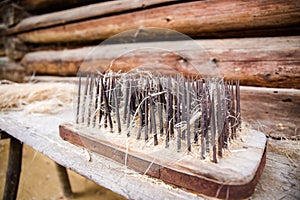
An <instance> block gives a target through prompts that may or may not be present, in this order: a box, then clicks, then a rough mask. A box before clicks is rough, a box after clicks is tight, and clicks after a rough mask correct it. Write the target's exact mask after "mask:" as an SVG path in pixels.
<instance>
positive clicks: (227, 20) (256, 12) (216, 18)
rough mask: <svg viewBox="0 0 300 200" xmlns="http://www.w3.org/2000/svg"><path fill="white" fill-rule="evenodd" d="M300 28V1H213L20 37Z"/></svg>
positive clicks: (75, 38)
mask: <svg viewBox="0 0 300 200" xmlns="http://www.w3.org/2000/svg"><path fill="white" fill-rule="evenodd" d="M299 24H300V6H299V2H298V1H297V0H292V1H285V0H276V1H274V0H259V1H251V2H245V1H242V0H238V1H236V0H222V1H217V0H212V1H195V2H194V1H193V2H188V3H182V4H175V5H170V6H162V7H159V8H152V9H147V10H143V11H137V12H133V13H126V14H120V15H116V16H109V17H103V18H99V19H92V20H87V21H83V22H78V23H72V24H66V25H63V26H58V27H52V28H47V29H41V30H35V31H30V32H26V33H22V34H19V35H18V37H19V38H20V39H21V40H23V41H24V42H28V43H58V42H60V43H61V42H63V43H70V42H86V41H94V40H104V39H106V38H109V37H110V36H113V35H115V34H118V33H120V32H123V31H125V30H129V29H136V28H142V27H160V28H168V29H172V30H176V31H179V32H181V33H184V34H187V35H190V36H194V37H196V36H197V37H212V36H214V37H223V36H224V35H226V34H224V33H226V32H239V35H240V36H243V37H244V36H245V34H246V33H247V30H252V31H254V33H256V35H257V33H259V32H260V30H269V29H273V28H276V29H286V28H296V27H297V26H299ZM295 30H298V29H297V28H296V29H295ZM286 34H289V33H286ZM227 36H228V35H227Z"/></svg>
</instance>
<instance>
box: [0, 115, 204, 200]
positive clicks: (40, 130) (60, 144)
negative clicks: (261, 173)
mask: <svg viewBox="0 0 300 200" xmlns="http://www.w3.org/2000/svg"><path fill="white" fill-rule="evenodd" d="M71 120H72V112H71V111H70V110H69V111H67V112H64V113H60V114H57V115H26V114H24V113H23V112H10V113H1V114H0V128H1V129H2V130H4V131H6V132H7V133H9V134H10V135H12V136H14V137H16V138H17V139H19V140H20V141H22V142H24V143H25V144H27V145H29V146H31V147H32V148H34V149H35V150H37V151H39V152H41V153H43V154H44V155H46V156H48V157H49V158H51V159H52V160H54V161H56V162H57V163H59V164H61V165H63V166H65V167H67V168H70V169H71V170H73V171H75V172H77V173H79V174H81V175H83V176H85V177H87V178H89V179H91V180H93V181H94V182H96V183H98V184H99V185H102V186H104V187H106V188H109V189H111V190H112V191H114V192H116V193H118V194H120V195H123V196H124V197H126V198H128V199H199V197H198V196H197V195H195V194H192V193H189V192H185V191H184V190H181V189H178V188H174V187H172V186H169V185H167V184H165V183H163V182H161V181H157V180H155V179H152V178H149V177H148V176H145V175H140V174H138V173H137V172H134V171H132V170H129V169H126V168H125V166H124V165H120V164H118V163H116V162H113V161H110V160H109V159H106V158H104V157H102V156H100V155H98V154H96V153H92V152H87V151H85V150H84V149H83V148H80V147H77V146H75V145H72V144H70V143H68V142H66V141H64V140H62V139H61V138H60V137H59V134H58V125H59V124H60V123H63V122H68V121H71ZM88 155H90V157H91V160H90V161H89V156H88ZM200 199H201V198H200Z"/></svg>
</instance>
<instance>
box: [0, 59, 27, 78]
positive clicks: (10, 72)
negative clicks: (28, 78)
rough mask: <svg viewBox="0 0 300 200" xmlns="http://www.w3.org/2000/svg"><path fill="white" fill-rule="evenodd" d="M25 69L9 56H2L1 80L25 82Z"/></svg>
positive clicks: (0, 62)
mask: <svg viewBox="0 0 300 200" xmlns="http://www.w3.org/2000/svg"><path fill="white" fill-rule="evenodd" d="M24 77H25V69H24V67H22V66H21V65H20V64H17V63H15V62H13V61H10V60H9V59H8V58H7V57H0V80H10V81H14V82H19V83H20V82H23V81H24Z"/></svg>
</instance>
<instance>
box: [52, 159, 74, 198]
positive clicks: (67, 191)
mask: <svg viewBox="0 0 300 200" xmlns="http://www.w3.org/2000/svg"><path fill="white" fill-rule="evenodd" d="M56 170H57V172H58V178H59V181H60V183H61V186H62V189H63V194H64V196H65V197H72V196H73V193H72V189H71V184H70V180H69V176H68V173H67V170H66V168H65V167H64V166H61V165H60V164H58V163H56Z"/></svg>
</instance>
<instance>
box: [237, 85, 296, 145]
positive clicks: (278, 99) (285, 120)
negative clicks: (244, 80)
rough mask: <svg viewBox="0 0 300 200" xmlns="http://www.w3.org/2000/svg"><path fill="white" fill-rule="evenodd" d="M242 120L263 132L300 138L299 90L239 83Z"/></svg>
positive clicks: (276, 136) (272, 135) (283, 136)
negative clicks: (240, 85)
mask: <svg viewBox="0 0 300 200" xmlns="http://www.w3.org/2000/svg"><path fill="white" fill-rule="evenodd" d="M241 109H242V112H241V113H242V118H243V122H244V123H245V124H247V125H249V126H250V127H252V128H254V129H256V130H259V131H262V132H264V133H265V134H266V135H268V136H270V137H273V138H277V139H281V138H288V139H297V140H299V139H300V112H299V110H300V90H295V89H278V88H277V89H276V88H256V87H241Z"/></svg>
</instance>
